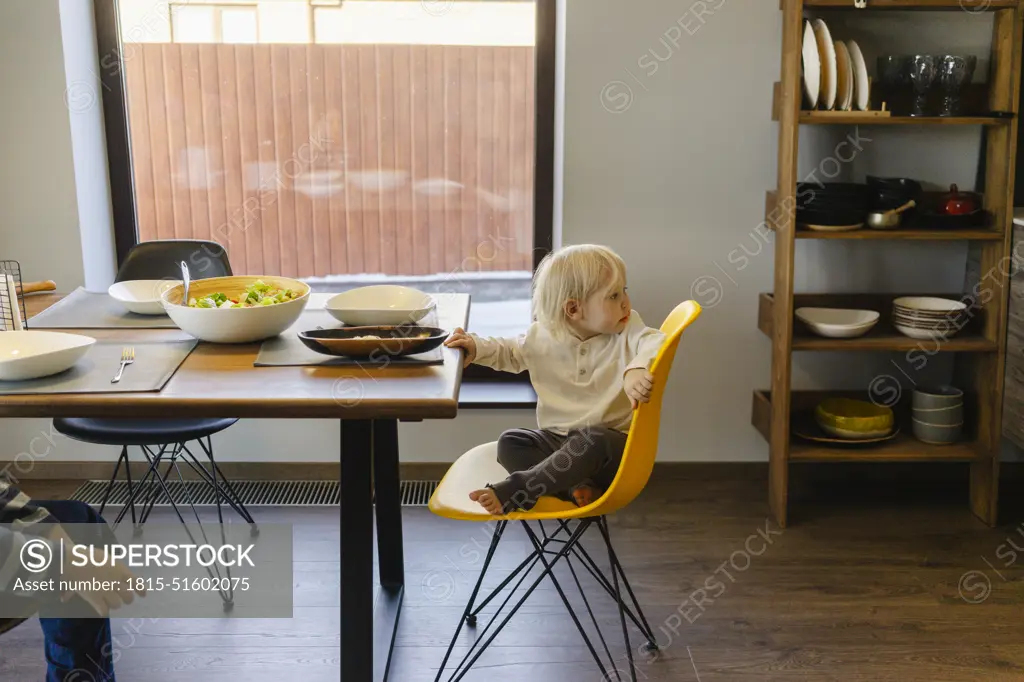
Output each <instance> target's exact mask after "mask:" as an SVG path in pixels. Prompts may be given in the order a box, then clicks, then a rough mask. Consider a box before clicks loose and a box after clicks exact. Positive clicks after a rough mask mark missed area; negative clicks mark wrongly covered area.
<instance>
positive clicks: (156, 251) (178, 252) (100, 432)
mask: <svg viewBox="0 0 1024 682" xmlns="http://www.w3.org/2000/svg"><path fill="white" fill-rule="evenodd" d="M182 261H185V262H186V263H187V264H188V265H189V271H190V274H191V276H192V277H193V278H194V279H203V278H208V277H226V276H230V275H231V264H230V263H229V261H228V255H227V252H226V251H225V250H224V248H223V247H222V246H220V245H219V244H217V243H216V242H211V241H199V240H178V239H172V240H158V241H151V242H143V243H142V244H139V245H137V246H136V247H134V248H133V249H132V250H131V252H130V253H129V254H128V257H127V258H125V261H124V263H123V264H122V265H121V268H120V270H119V271H118V273H117V277H116V281H118V282H122V281H125V280H134V279H181V262H182ZM237 421H238V420H237V419H234V418H230V419H106V418H104V419H91V418H78V417H67V418H60V419H54V420H53V425H54V428H55V429H56V430H57V431H59V432H60V433H62V434H64V435H65V436H67V437H68V438H72V439H74V440H77V441H80V442H84V443H95V444H99V445H119V446H121V456H120V457H119V458H118V460H117V464H116V465H115V466H114V473H113V475H112V476H111V477H110V482H109V483H108V484H107V489H106V492H105V493H104V495H103V502H102V503H101V504H100V509H99V511H100V514H102V513H103V510H104V508H105V507H106V505H107V501H108V500H109V499H110V493H111V491H112V490H113V488H114V484H115V482H116V481H117V475H118V473H119V471H120V468H121V464H122V463H123V464H124V467H125V478H126V479H127V483H128V501H127V502H126V503H125V505H124V508H123V509H122V510H121V512H120V513H119V514H118V515H117V518H116V519H115V520H114V522H113V525H114V526H117V525H118V524H119V523H120V522H121V520H122V519H123V518H124V516H125V513H126V512H128V511H129V510H130V511H131V516H132V523H133V524H135V530H136V531H139V530H141V528H142V525H143V524H144V523H145V522H146V519H148V518H149V515H150V512H151V511H152V510H153V506H154V505H155V504H156V502H157V500H158V499H159V497H160V493H161V492H162V493H163V495H164V496H165V497H166V498H167V500H168V502H170V504H171V506H172V507H173V508H174V511H175V513H176V514H177V515H178V519H179V520H181V522H182V523H183V524H185V519H184V518H183V517H182V515H181V512H180V511H179V510H178V506H177V504H175V502H174V499H173V498H172V497H171V493H170V490H169V489H168V487H167V479H168V477H169V476H170V473H171V471H172V470H173V471H174V472H175V473H176V474H177V476H178V479H179V480H180V481H181V482H182V484H183V485H182V489H183V490H184V491H185V495H186V498H187V501H188V504H189V506H190V507H191V508H192V512H193V514H194V515H195V516H196V520H197V521H198V519H199V515H198V513H197V512H196V510H195V504H194V503H193V500H192V498H191V495H190V493H189V492H188V487H187V486H185V485H184V478H183V477H182V475H181V471H180V470H179V468H178V466H179V464H180V463H184V464H186V465H188V466H189V467H190V468H191V469H192V470H193V471H195V472H196V474H197V475H198V476H199V478H200V479H201V480H203V481H205V482H206V483H207V484H208V485H209V486H211V487H212V488H213V491H214V493H215V496H216V500H217V517H218V519H219V520H220V523H221V524H222V525H223V523H224V515H223V512H222V510H221V500H222V498H223V500H224V501H225V502H227V503H228V504H229V505H230V506H231V507H232V508H233V509H234V510H235V511H236V512H238V514H239V516H241V517H242V518H243V519H244V520H245V521H246V523H248V524H250V526H251V527H252V528H251V530H252V532H253V534H255V533H257V532H258V529H257V527H256V522H255V521H254V520H253V517H252V515H251V514H249V511H248V510H247V509H246V508H245V505H244V504H243V503H242V499H241V497H239V495H238V494H237V493H236V492H235V489H234V487H233V486H232V485H231V482H230V481H229V480H228V479H227V478H226V477H225V476H224V474H223V472H222V471H221V470H220V467H218V466H217V462H216V461H215V459H214V456H213V442H212V440H211V436H213V434H215V433H219V432H220V431H223V430H224V429H226V428H228V427H229V426H232V425H233V424H234V423H235V422H237ZM193 441H195V442H198V443H199V446H200V447H201V448H202V450H203V452H204V453H205V455H206V457H207V458H208V459H209V468H207V467H206V466H204V465H203V464H202V463H201V462H200V461H199V459H198V458H197V457H196V456H195V455H194V454H193V453H192V451H191V450H189V447H188V444H189V443H191V442H193ZM129 447H139V448H140V449H141V450H142V453H143V454H144V455H145V457H146V460H147V463H148V464H149V469H148V470H147V472H146V474H145V476H143V478H142V480H141V481H140V482H138V485H134V484H133V482H132V476H131V467H130V465H129V458H128V448H129ZM165 462H166V464H167V468H166V470H165V471H164V473H163V475H161V474H160V465H161V464H163V463H165ZM150 479H152V481H151V480H150ZM136 501H141V503H142V512H141V514H140V515H139V517H138V518H136V513H135V502H136ZM185 525H186V527H187V524H185Z"/></svg>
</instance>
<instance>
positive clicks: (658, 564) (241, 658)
mask: <svg viewBox="0 0 1024 682" xmlns="http://www.w3.org/2000/svg"><path fill="white" fill-rule="evenodd" d="M820 469H821V468H820V467H819V468H818V470H820ZM836 471H837V470H835V469H833V470H831V471H830V476H831V478H830V479H829V481H828V482H826V483H822V481H821V480H818V479H817V478H802V477H801V476H800V475H799V474H798V475H797V476H795V480H794V493H795V494H794V495H793V497H792V502H793V508H794V514H793V516H794V522H793V524H792V525H791V526H790V527H789V528H787V529H785V530H784V531H783V530H780V529H779V528H778V527H776V526H775V525H774V523H772V522H771V521H769V520H768V519H767V517H766V505H765V497H766V489H765V484H764V481H763V480H756V478H755V479H753V480H752V479H750V478H749V477H747V478H738V479H735V480H723V479H721V478H716V479H713V480H694V479H692V478H683V477H671V476H658V477H656V480H654V481H652V483H651V484H650V486H649V487H648V489H647V490H646V491H645V492H644V494H643V495H642V497H641V498H640V499H639V500H638V501H637V502H636V503H635V504H634V505H633V506H631V507H630V508H629V509H628V510H626V511H624V512H622V513H620V514H619V515H617V516H616V517H615V518H613V519H611V520H610V525H611V532H612V537H613V539H614V540H615V542H616V546H617V550H618V552H619V555H620V557H621V559H622V561H623V563H624V564H625V566H626V570H627V573H628V574H629V576H630V579H631V581H632V584H633V587H634V588H635V590H636V592H637V596H638V598H639V599H640V601H641V603H642V604H643V606H644V609H645V611H646V615H647V618H648V619H649V620H650V622H651V624H652V625H653V626H654V628H655V631H656V634H657V637H658V640H659V643H660V644H661V645H662V651H661V652H660V653H659V655H658V656H657V657H656V658H653V659H651V658H648V659H642V660H641V662H640V664H639V671H638V679H639V680H641V681H648V680H664V681H669V680H671V681H673V682H690V681H696V682H714V681H723V682H732V681H734V680H739V681H743V680H757V681H759V682H760V681H762V680H778V681H780V682H781V681H786V682H789V681H791V680H806V681H808V682H810V681H813V682H823V681H827V680H835V681H841V682H860V681H863V682H868V681H870V682H877V681H879V680H893V681H899V682H912V681H915V680H921V681H922V682H956V681H960V680H963V681H965V682H967V681H970V682H977V681H984V682H997V681H1002V680H1006V681H1009V680H1014V681H1019V680H1024V551H1017V550H1015V549H1014V548H1013V546H1012V545H1010V544H1009V543H1011V542H1012V543H1014V545H1015V546H1016V547H1021V548H1024V525H1020V514H1019V513H1018V512H1017V511H1016V510H1012V509H1011V510H1009V512H1008V513H1007V514H1005V516H1007V517H1008V518H1007V524H1006V525H1004V526H1002V527H1000V528H998V529H989V528H986V527H985V526H983V525H982V524H980V523H979V522H978V521H976V520H975V519H974V518H973V517H972V516H971V515H970V514H969V513H968V511H967V506H966V499H965V493H966V476H965V473H966V472H963V473H964V476H963V477H959V476H956V477H954V478H953V479H952V480H953V483H952V484H950V483H946V482H944V479H943V480H940V481H925V480H923V479H921V478H920V477H919V476H918V475H916V473H912V474H911V475H909V476H907V477H905V478H903V479H900V480H893V478H892V475H890V474H889V473H886V474H885V475H883V476H874V477H871V478H869V479H866V480H864V481H857V480H854V479H853V478H851V477H850V476H848V475H846V474H841V475H840V474H837V473H836ZM884 471H886V472H890V471H892V470H891V469H887V470H884ZM48 485H49V484H48ZM73 487H74V486H73V485H70V486H65V487H64V488H61V487H60V486H57V487H56V488H54V487H52V486H51V487H50V488H49V489H48V490H32V489H31V487H30V488H29V489H30V492H31V493H33V494H34V495H35V496H37V497H38V496H41V495H43V494H44V493H47V492H49V493H51V494H57V493H59V492H60V491H69V490H72V489H73ZM1015 492H1016V493H1017V494H1016V497H1017V498H1020V497H1021V496H1020V495H1019V489H1018V490H1017V491H1013V490H1007V491H1004V496H1009V497H1013V496H1014V493H1015ZM936 500H938V501H936ZM256 512H257V514H258V517H259V518H260V519H263V520H265V521H267V522H292V523H294V524H295V538H296V539H295V549H294V557H295V593H294V594H295V615H294V618H293V619H291V620H234V621H232V620H160V621H156V622H147V623H145V624H144V626H143V627H142V628H141V632H139V633H137V634H136V633H133V634H132V635H131V636H129V635H128V634H127V632H126V630H127V627H126V624H125V622H124V621H118V620H114V621H113V631H114V635H115V643H116V649H117V652H118V654H117V655H118V660H117V674H118V680H120V681H122V682H125V681H127V682H132V681H135V680H145V681H146V682H222V681H223V682H239V681H240V680H245V681H246V682H270V681H271V680H273V681H276V680H288V681H290V682H291V681H294V682H321V681H322V682H328V681H329V682H336V680H337V679H338V657H339V651H338V641H339V638H338V633H339V612H338V606H339V602H338V537H339V531H338V527H339V526H338V524H339V522H338V517H337V514H336V512H334V511H332V510H330V509H273V508H259V509H257V510H256ZM404 518H405V523H406V526H405V528H406V540H407V541H406V566H407V596H406V600H405V607H404V610H403V613H402V617H401V621H400V625H399V636H398V647H397V649H396V652H395V660H394V664H393V673H392V678H391V679H393V680H397V681H399V682H425V681H427V680H433V679H434V676H435V675H436V671H437V668H438V665H439V664H440V661H441V658H442V656H443V653H444V647H445V646H446V645H447V643H448V640H449V638H450V636H451V633H452V632H453V631H454V628H455V625H456V622H457V620H458V618H459V615H460V613H461V611H462V608H463V605H464V603H465V599H466V598H467V596H468V594H469V591H470V590H471V589H472V584H473V581H474V579H475V578H476V576H477V575H479V570H480V568H481V565H482V560H483V554H484V551H485V549H486V543H487V541H488V539H489V538H488V535H487V531H486V529H485V527H484V526H480V525H475V524H466V523H457V522H450V521H445V520H442V519H438V518H435V517H433V516H431V515H430V513H429V512H428V511H427V510H426V509H421V508H413V509H408V510H406V512H405V517H404ZM597 539H598V538H597V537H594V538H591V542H590V543H588V547H590V548H591V549H593V550H594V555H595V557H597V558H598V560H599V561H601V562H602V565H603V562H604V561H606V555H603V554H600V546H599V545H598V544H596V543H594V542H593V541H594V540H597ZM526 552H527V542H526V540H525V536H524V535H523V534H522V532H521V530H519V529H516V532H515V533H514V534H509V535H507V537H506V540H505V541H503V544H502V547H501V548H500V549H499V552H498V554H497V555H496V557H495V565H496V568H498V569H501V570H503V571H507V570H508V569H509V568H511V567H512V566H514V565H515V564H516V563H518V560H519V558H520V557H522V556H525V553H526ZM1007 564H1012V565H1007ZM495 575H496V577H495V578H493V579H488V580H487V584H490V585H494V584H496V582H497V580H498V579H499V578H500V575H499V574H498V573H496V574H495ZM560 575H561V576H562V578H563V579H564V581H563V584H566V585H568V586H569V587H572V585H573V584H572V578H571V576H569V574H567V573H565V572H564V571H563V572H562V573H561V574H560ZM585 584H586V585H588V586H589V589H588V594H589V595H591V596H592V602H593V603H594V604H595V605H596V611H597V616H598V620H599V621H600V622H601V623H602V624H603V625H604V626H605V628H606V632H608V633H609V635H611V636H610V637H609V645H610V646H612V647H613V648H612V653H613V654H614V655H615V656H616V658H617V659H618V660H619V661H620V664H619V667H620V668H625V663H624V661H625V656H624V652H623V649H622V644H621V632H620V630H619V626H618V621H617V615H616V612H614V611H613V610H612V609H611V603H610V600H608V599H607V598H605V597H602V596H601V594H600V593H599V592H597V591H596V588H595V586H594V583H593V582H592V581H587V582H586V583H585ZM573 591H575V590H573ZM573 601H574V603H575V604H577V605H578V606H579V605H580V600H579V597H578V594H577V595H576V596H575V598H574V600H573ZM695 602H700V605H697V603H695ZM580 613H581V615H583V616H584V618H586V616H585V611H580ZM484 623H485V620H484V619H483V618H481V621H480V624H479V626H478V630H480V629H482V628H483V625H484ZM615 633H619V634H620V636H619V638H616V637H615ZM472 637H473V635H472V634H471V633H468V632H466V631H464V632H463V637H462V640H461V641H460V647H459V649H458V650H459V651H465V649H466V646H467V645H468V643H469V642H471V641H472ZM631 637H632V641H633V644H634V647H636V646H637V645H638V644H639V642H640V640H639V637H638V633H637V631H636V630H632V629H631ZM41 646H42V638H41V635H40V633H39V629H38V625H36V624H34V623H31V622H30V623H26V624H24V625H22V626H20V627H19V628H17V629H15V630H14V631H12V632H10V633H8V634H6V635H4V636H3V637H2V638H0V680H3V681H8V680H10V681H15V680H17V681H23V680H42V679H43V674H44V666H43V663H42V654H41V651H42V649H41ZM465 679H467V680H474V681H477V680H487V681H488V682H490V681H493V680H530V681H531V682H556V681H557V682H564V681H566V680H573V681H574V682H576V681H580V682H583V681H586V682H591V681H592V682H598V681H599V680H600V679H601V676H600V673H599V672H598V670H597V668H596V666H595V664H594V662H593V661H592V659H591V658H590V654H589V653H588V651H587V649H586V648H585V647H584V646H583V644H582V640H581V639H580V637H579V635H578V633H577V632H576V630H575V628H574V626H573V624H572V621H571V620H570V618H569V617H568V615H567V614H566V611H565V609H564V607H563V605H562V604H561V603H560V601H559V599H558V597H557V593H556V592H555V591H554V589H553V587H552V586H551V585H550V584H546V585H544V587H543V589H540V590H538V592H537V593H535V594H534V595H533V596H532V597H531V598H530V600H529V601H527V603H526V605H525V606H524V609H523V612H522V613H521V614H519V615H518V616H517V617H516V618H514V619H513V620H512V622H511V623H510V624H509V625H508V627H507V628H506V629H505V631H503V633H502V634H501V635H500V636H499V637H498V639H497V640H496V641H495V644H494V646H493V647H492V648H491V649H489V650H488V652H487V653H485V655H484V657H483V658H481V659H480V661H479V662H478V663H477V665H476V667H475V668H474V669H473V670H472V671H471V673H470V674H469V675H467V677H466V678H465ZM613 679H614V678H613ZM624 679H628V678H624Z"/></svg>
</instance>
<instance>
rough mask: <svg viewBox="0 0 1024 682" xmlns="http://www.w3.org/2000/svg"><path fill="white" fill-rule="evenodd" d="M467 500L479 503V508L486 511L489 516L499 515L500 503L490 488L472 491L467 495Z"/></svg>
mask: <svg viewBox="0 0 1024 682" xmlns="http://www.w3.org/2000/svg"><path fill="white" fill-rule="evenodd" d="M469 499H471V500H473V501H474V502H479V503H480V506H481V507H483V508H484V509H486V510H487V511H488V513H490V514H500V513H501V502H499V501H498V496H497V495H495V494H494V491H493V490H491V489H490V488H481V489H480V490H474V491H473V492H471V493H470V494H469Z"/></svg>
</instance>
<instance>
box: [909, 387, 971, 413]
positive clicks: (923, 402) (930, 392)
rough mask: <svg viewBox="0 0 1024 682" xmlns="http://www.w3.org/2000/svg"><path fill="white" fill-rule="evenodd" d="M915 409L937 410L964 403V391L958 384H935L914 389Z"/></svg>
mask: <svg viewBox="0 0 1024 682" xmlns="http://www.w3.org/2000/svg"><path fill="white" fill-rule="evenodd" d="M912 403H913V407H914V409H915V410H935V409H938V408H941V407H956V406H957V405H963V404H964V392H963V391H961V390H960V389H959V388H957V387H956V386H935V387H933V388H917V389H914V397H913V401H912Z"/></svg>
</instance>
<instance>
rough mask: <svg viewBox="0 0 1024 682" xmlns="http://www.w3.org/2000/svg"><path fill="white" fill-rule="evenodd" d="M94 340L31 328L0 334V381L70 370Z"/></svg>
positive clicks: (36, 376)
mask: <svg viewBox="0 0 1024 682" xmlns="http://www.w3.org/2000/svg"><path fill="white" fill-rule="evenodd" d="M95 343H96V339H94V338H92V337H91V336H82V335H81V334H66V333H64V332H41V331H34V330H28V329H26V330H24V331H14V332H4V333H2V334H0V381H27V380H29V379H39V378H42V377H48V376H50V375H53V374H60V373H61V372H63V371H65V370H68V369H71V367H73V366H74V364H75V363H76V362H78V361H79V360H81V359H82V356H83V355H85V354H86V353H87V352H88V351H89V349H90V348H92V346H93V344H95Z"/></svg>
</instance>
